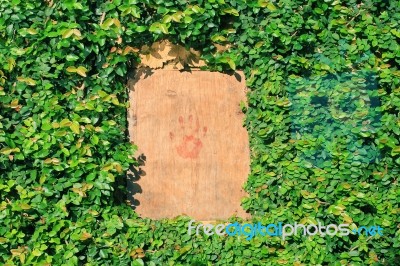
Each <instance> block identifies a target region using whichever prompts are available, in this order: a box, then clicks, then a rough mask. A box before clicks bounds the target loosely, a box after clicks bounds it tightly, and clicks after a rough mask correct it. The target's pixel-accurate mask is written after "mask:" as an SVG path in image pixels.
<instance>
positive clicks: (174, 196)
mask: <svg viewBox="0 0 400 266" xmlns="http://www.w3.org/2000/svg"><path fill="white" fill-rule="evenodd" d="M238 76H240V78H239V79H238ZM130 89H131V92H130V109H129V110H128V116H129V117H128V120H129V134H130V137H131V141H132V142H133V143H135V144H137V145H138V147H139V154H143V156H142V158H145V161H144V165H143V166H142V167H141V172H142V173H145V175H141V176H140V178H138V180H137V179H136V180H131V181H130V184H128V189H130V190H131V192H132V194H133V197H134V201H133V200H132V199H131V201H132V202H134V205H135V208H136V211H137V212H138V213H139V214H140V215H141V216H143V217H149V218H153V219H159V218H171V217H175V216H178V215H182V214H184V215H189V216H191V217H192V218H194V219H196V220H215V219H226V218H229V217H231V216H232V215H237V216H240V217H243V218H248V217H249V215H248V214H247V213H245V212H244V211H243V209H242V208H241V206H240V202H241V199H242V198H243V197H244V196H245V195H246V194H245V192H244V190H243V184H244V183H245V181H246V179H247V176H248V174H249V171H250V167H249V165H250V159H249V158H250V155H249V141H248V134H247V131H246V129H245V128H244V127H243V119H244V114H243V113H242V112H238V110H240V107H239V104H240V102H241V101H246V98H245V97H246V96H245V80H244V77H243V74H241V73H236V74H235V75H232V76H231V75H227V74H222V73H217V72H207V71H191V72H180V71H176V70H155V71H154V72H152V73H150V74H149V73H146V74H144V73H143V72H142V73H138V74H137V77H136V81H135V83H134V85H133V86H132V87H131V88H130ZM133 190H134V191H133Z"/></svg>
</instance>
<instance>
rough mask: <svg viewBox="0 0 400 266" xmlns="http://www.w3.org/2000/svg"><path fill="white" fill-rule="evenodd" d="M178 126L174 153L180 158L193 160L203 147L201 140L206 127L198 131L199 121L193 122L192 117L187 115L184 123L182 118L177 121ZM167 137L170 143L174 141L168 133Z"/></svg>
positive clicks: (204, 134)
mask: <svg viewBox="0 0 400 266" xmlns="http://www.w3.org/2000/svg"><path fill="white" fill-rule="evenodd" d="M178 122H179V125H180V132H179V135H180V136H179V137H178V139H179V141H180V142H179V144H178V145H177V146H176V151H177V153H178V155H179V156H181V157H182V158H190V159H194V158H197V157H198V156H199V153H200V151H201V149H202V147H203V142H202V141H201V138H203V137H205V136H206V133H207V127H203V128H202V129H201V130H200V123H199V119H198V118H196V119H195V121H193V116H192V115H189V117H188V120H187V121H186V122H185V121H184V119H183V117H182V116H179V119H178ZM169 136H170V138H171V140H172V141H174V140H175V134H174V133H172V132H170V133H169Z"/></svg>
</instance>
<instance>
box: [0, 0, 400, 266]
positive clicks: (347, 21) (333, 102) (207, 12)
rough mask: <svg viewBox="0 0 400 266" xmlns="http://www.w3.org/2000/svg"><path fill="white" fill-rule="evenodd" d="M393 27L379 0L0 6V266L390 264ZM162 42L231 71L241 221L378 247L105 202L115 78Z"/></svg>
mask: <svg viewBox="0 0 400 266" xmlns="http://www.w3.org/2000/svg"><path fill="white" fill-rule="evenodd" d="M399 21H400V3H399V1H390V0H389V1H371V0H369V1H362V2H361V1H353V0H351V1H340V0H334V1H332V0H325V1H315V0H314V1H313V0H310V1H295V0H291V1H266V0H259V1H244V0H231V1H225V0H197V1H186V0H185V1H184V0H143V1H141V0H112V1H77V0H65V1H55V0H52V1H38V0H36V1H27V2H23V1H20V0H0V175H1V179H0V255H1V256H0V264H2V265H3V264H5V265H21V264H24V265H78V264H80V265H213V264H217V265H328V264H329V265H362V264H366V265H374V264H378V265H396V263H399V262H400V252H399V247H400V218H399V217H400V216H399V213H400V204H399V202H400V189H399V184H398V177H399V173H400V143H399V136H400V116H399V111H400V70H399V64H400V46H399V40H400V30H399V28H400V25H399ZM166 38H167V39H170V40H171V41H172V42H175V43H181V44H184V45H185V46H186V47H192V48H196V49H199V50H201V51H202V52H203V57H204V59H205V60H206V61H207V64H208V68H209V69H212V70H217V71H228V70H232V69H236V68H238V69H243V70H244V71H245V74H246V77H247V83H248V87H249V88H250V93H249V95H248V96H249V105H248V107H243V110H244V111H245V112H246V117H247V119H246V126H247V128H248V130H249V134H250V142H251V143H250V144H251V151H252V163H251V175H250V176H249V179H248V182H247V184H246V189H247V191H248V192H249V197H248V198H246V199H244V201H243V206H244V208H245V209H247V210H248V211H250V212H251V213H252V214H253V217H254V218H253V222H258V221H260V222H262V223H264V224H266V223H274V222H275V223H276V222H284V223H285V222H286V223H294V222H300V221H301V222H303V223H307V222H316V221H320V222H321V223H323V224H329V223H336V224H339V223H350V224H352V226H369V225H380V226H382V227H383V228H384V236H380V237H366V236H355V235H350V236H345V237H339V236H334V237H320V236H312V237H301V236H294V237H289V238H287V239H285V241H282V240H281V239H280V238H278V237H255V238H253V239H252V240H250V241H248V240H246V239H245V237H227V236H215V235H214V236H206V235H199V236H195V235H192V236H190V235H188V234H187V224H188V221H189V218H187V217H180V218H176V219H170V220H165V221H151V220H148V219H141V218H138V217H137V215H136V214H135V213H134V211H132V210H131V209H130V207H129V206H128V205H127V204H125V202H124V200H123V197H121V195H124V187H125V175H126V172H127V170H128V169H129V167H130V166H134V167H135V166H136V165H137V162H136V159H135V158H134V157H133V154H134V151H135V146H134V145H132V144H130V143H129V140H128V137H127V131H126V124H127V122H126V107H127V88H126V82H127V80H126V77H127V75H128V69H131V68H132V67H133V66H134V65H135V64H136V63H137V62H138V61H139V59H138V58H139V56H138V54H137V50H136V49H135V48H136V47H141V46H142V45H144V44H150V43H152V42H153V41H156V40H160V39H166ZM213 43H217V44H220V45H227V44H228V46H226V47H229V49H227V50H225V49H224V51H223V52H216V49H215V46H214V44H213ZM326 125H329V126H326ZM221 197H223V195H221Z"/></svg>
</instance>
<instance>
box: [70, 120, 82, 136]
mask: <svg viewBox="0 0 400 266" xmlns="http://www.w3.org/2000/svg"><path fill="white" fill-rule="evenodd" d="M70 128H71V130H72V132H74V133H75V134H79V132H80V131H79V123H78V122H76V121H74V122H72V124H71V125H70Z"/></svg>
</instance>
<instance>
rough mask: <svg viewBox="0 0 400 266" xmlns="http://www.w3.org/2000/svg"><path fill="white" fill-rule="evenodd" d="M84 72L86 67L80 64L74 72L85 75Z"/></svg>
mask: <svg viewBox="0 0 400 266" xmlns="http://www.w3.org/2000/svg"><path fill="white" fill-rule="evenodd" d="M86 72H87V69H86V68H85V67H83V66H80V67H78V68H77V69H76V73H78V74H79V75H81V76H82V77H86Z"/></svg>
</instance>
